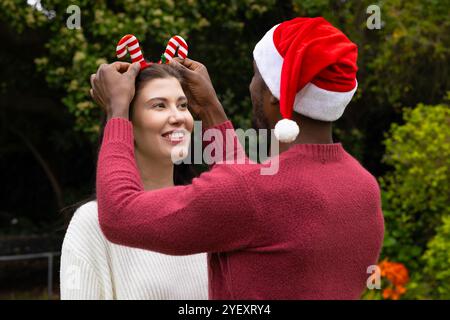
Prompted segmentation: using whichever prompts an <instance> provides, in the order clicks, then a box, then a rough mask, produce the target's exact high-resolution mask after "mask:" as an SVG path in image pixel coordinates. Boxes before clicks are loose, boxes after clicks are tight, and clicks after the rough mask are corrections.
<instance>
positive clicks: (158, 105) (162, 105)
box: [153, 103, 164, 109]
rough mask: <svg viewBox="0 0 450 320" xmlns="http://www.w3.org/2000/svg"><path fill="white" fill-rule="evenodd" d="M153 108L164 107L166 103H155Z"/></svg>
mask: <svg viewBox="0 0 450 320" xmlns="http://www.w3.org/2000/svg"><path fill="white" fill-rule="evenodd" d="M153 108H157V109H161V108H164V104H162V103H158V104H155V105H154V106H153Z"/></svg>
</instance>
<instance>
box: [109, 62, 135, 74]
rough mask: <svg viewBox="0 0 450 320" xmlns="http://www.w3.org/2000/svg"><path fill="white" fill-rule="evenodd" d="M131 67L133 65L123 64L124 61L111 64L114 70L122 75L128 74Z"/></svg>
mask: <svg viewBox="0 0 450 320" xmlns="http://www.w3.org/2000/svg"><path fill="white" fill-rule="evenodd" d="M131 65H132V64H131V63H128V62H122V61H116V62H113V63H111V66H113V67H114V69H116V70H117V71H119V72H120V73H125V72H127V71H128V69H129V68H130V66H131Z"/></svg>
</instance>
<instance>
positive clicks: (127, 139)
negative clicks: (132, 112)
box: [103, 118, 134, 145]
mask: <svg viewBox="0 0 450 320" xmlns="http://www.w3.org/2000/svg"><path fill="white" fill-rule="evenodd" d="M133 141H134V136H133V124H132V123H131V121H129V120H127V119H124V118H112V119H110V120H109V121H108V122H107V123H106V126H105V130H104V132H103V143H108V142H124V143H126V144H128V145H133Z"/></svg>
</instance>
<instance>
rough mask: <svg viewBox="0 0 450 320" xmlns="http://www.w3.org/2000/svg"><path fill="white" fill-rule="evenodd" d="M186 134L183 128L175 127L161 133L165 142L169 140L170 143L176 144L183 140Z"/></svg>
mask: <svg viewBox="0 0 450 320" xmlns="http://www.w3.org/2000/svg"><path fill="white" fill-rule="evenodd" d="M186 135H187V130H185V129H175V130H170V131H167V132H165V133H163V134H162V135H161V136H162V137H163V139H164V140H165V141H167V142H169V143H170V144H171V145H177V144H179V143H181V142H183V141H184V139H185V137H186Z"/></svg>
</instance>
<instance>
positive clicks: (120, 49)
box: [116, 34, 150, 69]
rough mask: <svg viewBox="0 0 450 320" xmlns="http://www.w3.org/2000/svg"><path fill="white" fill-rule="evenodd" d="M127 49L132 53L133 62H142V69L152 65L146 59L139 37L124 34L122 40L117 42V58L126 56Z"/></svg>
mask: <svg viewBox="0 0 450 320" xmlns="http://www.w3.org/2000/svg"><path fill="white" fill-rule="evenodd" d="M127 51H128V52H129V53H130V57H131V61H132V62H133V63H135V62H139V63H140V64H141V69H143V68H145V67H148V66H149V65H150V64H149V63H147V62H146V61H145V59H144V56H143V55H142V51H141V47H140V46H139V41H138V39H137V38H136V37H135V36H134V35H132V34H127V35H125V36H123V37H122V39H120V41H119V42H118V43H117V47H116V54H117V58H119V59H120V58H123V57H125V55H126V54H127Z"/></svg>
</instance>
